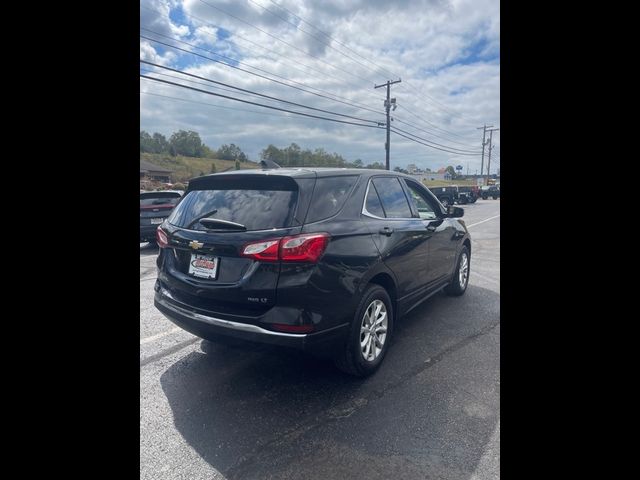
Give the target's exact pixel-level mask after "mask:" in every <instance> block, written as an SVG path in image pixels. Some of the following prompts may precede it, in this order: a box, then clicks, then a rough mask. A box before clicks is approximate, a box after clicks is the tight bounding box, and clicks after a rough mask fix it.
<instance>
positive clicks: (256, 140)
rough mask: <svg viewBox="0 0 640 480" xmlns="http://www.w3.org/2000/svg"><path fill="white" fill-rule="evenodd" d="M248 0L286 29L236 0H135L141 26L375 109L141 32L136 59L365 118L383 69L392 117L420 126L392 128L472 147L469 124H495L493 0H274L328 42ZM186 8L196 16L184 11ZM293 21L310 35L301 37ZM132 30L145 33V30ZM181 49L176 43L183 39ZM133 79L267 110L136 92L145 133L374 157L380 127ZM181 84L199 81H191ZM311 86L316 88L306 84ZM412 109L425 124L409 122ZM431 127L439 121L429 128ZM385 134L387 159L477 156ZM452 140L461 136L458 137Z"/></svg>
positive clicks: (254, 152)
mask: <svg viewBox="0 0 640 480" xmlns="http://www.w3.org/2000/svg"><path fill="white" fill-rule="evenodd" d="M253 1H255V2H256V3H258V4H260V5H262V6H264V7H265V8H267V9H269V10H272V11H273V12H275V13H277V14H278V15H279V16H282V17H285V18H287V19H288V20H289V21H291V22H292V23H295V24H297V25H298V29H296V28H295V27H294V26H293V25H291V24H290V23H287V22H285V21H283V20H281V19H279V18H277V17H276V16H275V15H272V14H271V13H269V12H267V11H265V10H264V9H262V8H260V7H258V6H256V5H254V4H253V3H251V2H249V1H247V0H227V1H221V0H184V1H178V0H176V1H172V2H161V1H157V0H154V1H150V0H141V10H140V12H141V26H144V27H145V28H148V29H150V30H154V31H157V32H158V33H162V34H164V35H170V36H173V37H175V38H177V37H178V36H180V37H181V38H182V39H183V40H184V41H187V42H190V43H193V44H196V45H199V46H202V47H204V48H207V49H208V50H211V51H213V52H217V53H219V54H221V55H225V56H227V57H231V58H235V59H237V60H238V61H239V62H241V63H240V64H238V66H239V67H240V68H243V69H247V70H251V71H254V72H256V73H259V74H261V75H267V76H272V75H271V74H273V75H279V76H281V77H282V78H284V79H287V80H286V81H294V82H299V84H298V86H301V87H302V88H305V89H310V90H312V89H314V88H317V89H322V90H323V91H325V92H327V93H330V94H331V95H339V96H341V97H344V98H346V99H348V101H349V102H353V103H359V104H364V105H366V106H367V107H368V108H371V109H374V110H376V111H378V112H379V113H378V114H376V113H373V112H370V111H367V110H362V109H358V108H354V107H350V106H347V105H344V104H342V103H338V102H334V101H331V100H328V99H325V98H320V97H318V96H314V95H310V94H308V93H304V92H301V91H298V90H295V89H292V88H289V87H286V86H283V85H278V84H275V83H272V82H269V81H267V80H264V79H261V78H258V77H256V76H253V75H250V74H247V73H244V72H241V71H238V70H234V69H232V68H229V67H228V66H225V65H222V64H220V63H215V62H208V61H206V60H203V59H202V58H200V59H198V58H197V57H194V56H191V55H188V54H184V53H181V52H174V51H171V49H168V48H162V49H160V48H158V47H157V46H156V48H154V47H153V46H152V44H151V43H150V42H147V41H141V46H140V55H141V58H145V59H150V58H154V59H155V60H149V61H156V62H157V63H160V64H170V65H173V66H176V68H180V69H182V70H186V71H189V72H191V73H195V74H198V75H201V76H203V77H206V78H211V79H215V80H218V81H221V82H225V83H229V84H232V85H235V86H238V87H242V88H246V89H250V90H255V91H259V92H261V93H264V94H267V95H272V96H276V97H280V98H284V99H287V100H290V101H294V102H299V103H303V104H306V105H311V106H314V107H316V108H323V109H327V110H332V111H339V112H342V113H345V114H349V115H354V116H358V117H362V118H367V119H374V120H376V121H384V113H383V106H382V97H383V93H384V92H383V90H384V89H378V90H374V89H373V85H374V83H378V84H379V83H382V82H384V81H386V80H387V79H393V77H392V75H391V73H393V74H394V76H400V77H402V80H403V83H401V84H398V85H394V86H393V87H392V96H393V97H396V98H397V102H398V105H399V107H398V109H397V110H396V111H395V112H394V113H393V114H392V115H393V116H394V117H395V118H396V119H397V120H403V121H405V122H409V123H411V124H415V125H416V126H418V127H419V128H421V129H424V130H427V131H426V132H425V131H418V130H413V129H411V127H408V126H407V125H403V124H401V123H398V122H395V123H394V126H395V127H398V128H402V129H406V130H408V131H411V132H413V133H415V134H416V135H419V136H421V137H424V138H427V139H431V140H432V141H434V142H437V143H440V144H446V145H450V146H452V147H456V148H472V149H474V150H479V149H480V142H481V136H482V132H481V131H478V130H476V127H478V126H481V125H482V124H483V123H489V124H493V125H496V126H499V122H500V64H499V58H497V56H498V55H499V42H500V37H499V26H500V11H499V2H498V1H497V0H473V1H471V0H452V1H450V2H444V1H415V0H395V1H393V0H359V1H344V0H331V1H324V2H314V1H311V0H276V2H277V3H279V4H281V5H283V6H284V7H286V8H287V9H289V10H290V11H291V12H293V13H294V14H296V15H299V16H301V17H303V18H304V19H305V20H307V21H309V22H310V23H312V24H313V25H314V26H317V27H318V28H320V29H322V30H323V31H324V32H326V33H328V34H329V35H330V36H331V37H332V38H333V40H330V39H329V38H328V37H326V36H324V35H323V34H322V33H320V32H319V31H318V30H315V29H314V28H313V27H311V26H309V25H307V24H305V23H304V22H301V21H300V20H298V19H296V18H295V17H294V16H293V15H291V14H289V13H287V12H286V11H283V10H280V9H278V8H277V7H276V6H275V5H274V4H273V3H271V2H270V1H269V0H253ZM207 3H208V4H210V5H213V6H215V7H217V8H218V9H221V10H223V11H225V12H227V13H228V14H231V15H233V16H236V17H238V18H240V19H242V20H244V21H246V22H249V23H251V24H253V25H255V26H256V27H257V28H259V29H260V30H262V31H259V30H258V29H256V28H254V27H252V26H250V25H247V24H246V23H243V22H241V21H239V20H238V19H236V18H233V17H232V16H230V15H228V14H225V13H222V12H221V11H220V10H216V8H212V7H211V6H210V5H207ZM143 6H150V7H151V6H153V8H155V9H156V10H160V11H161V12H163V15H164V17H162V15H158V14H156V15H155V17H154V16H149V15H147V16H145V17H143V12H144V10H145V9H144V8H142V7H143ZM178 8H179V10H178ZM170 9H171V10H172V11H173V12H174V13H176V12H178V13H179V12H184V14H185V15H184V16H180V15H173V18H181V21H180V22H178V21H176V20H171V19H170V18H169V11H170ZM192 15H195V16H196V17H198V18H200V19H201V20H195V19H194V18H193V17H191V16H192ZM301 29H304V30H305V31H307V32H308V33H309V34H312V35H313V36H315V37H317V38H312V37H311V36H310V35H309V34H306V33H304V32H302V31H301ZM167 32H170V33H167ZM143 33H145V35H148V36H150V37H153V34H151V33H148V32H143ZM241 37H242V38H241ZM274 37H275V38H274ZM156 38H159V37H156ZM276 38H277V39H279V40H280V41H279V40H276ZM318 39H320V41H319V40H318ZM163 41H167V40H166V39H163ZM168 42H169V43H171V42H170V41H168ZM323 42H326V43H330V44H331V46H332V47H334V48H330V47H328V46H326V45H323V44H322V43H323ZM340 43H342V44H344V45H346V46H347V47H348V49H347V48H345V47H344V46H343V45H341V44H340ZM181 47H183V48H188V47H185V46H184V45H181ZM336 50H339V51H341V52H342V53H340V52H338V51H336ZM354 52H355V53H354ZM199 53H201V54H204V55H207V56H210V57H211V58H214V59H218V60H220V57H216V56H214V55H213V54H210V53H204V52H202V51H199ZM363 57H364V58H363ZM365 58H366V59H368V60H372V61H373V62H375V64H376V65H373V64H372V63H371V62H369V61H368V60H366V59H365ZM255 69H261V70H255ZM265 72H270V73H265ZM390 72H391V73H390ZM165 73H166V72H165ZM159 78H162V77H159ZM282 78H279V80H282ZM170 80H172V81H176V80H175V79H170ZM283 81H285V80H283ZM140 84H141V90H144V91H148V92H152V93H159V94H162V95H168V96H172V97H179V98H182V99H190V100H193V101H196V102H206V103H211V104H217V105H220V106H225V107H230V108H238V109H244V110H253V111H260V112H262V113H272V114H274V115H259V114H255V113H249V112H246V111H243V112H240V111H235V110H230V109H222V108H213V107H210V106H206V105H198V104H196V103H187V102H180V101H176V100H171V99H166V98H162V97H154V96H151V95H141V99H140V102H141V103H140V108H141V125H140V128H141V129H144V130H147V131H150V132H154V131H158V132H161V133H164V134H166V135H169V134H171V133H172V132H173V131H174V130H177V129H180V128H183V129H192V130H195V131H198V132H199V133H200V134H201V136H202V138H203V140H204V141H205V142H206V143H207V144H208V145H209V146H210V147H212V148H217V147H218V146H219V145H220V144H222V143H235V144H236V145H240V146H241V147H242V148H243V150H244V151H245V152H246V153H248V154H249V156H250V157H251V158H252V159H254V160H257V159H258V155H259V152H260V150H262V149H263V148H265V147H266V146H267V145H268V144H269V143H274V144H275V145H277V146H280V147H283V146H286V145H288V144H289V143H291V142H296V143H298V144H299V145H300V146H301V147H302V148H311V149H315V148H324V149H325V150H327V151H329V152H333V151H335V152H337V153H339V154H341V155H343V156H344V157H346V158H347V159H349V160H355V159H356V158H361V159H363V160H364V161H365V162H373V161H383V160H384V140H385V138H384V137H385V135H384V131H382V130H374V129H369V128H361V127H352V126H348V125H340V124H335V123H330V122H323V121H320V120H312V119H303V118H301V117H297V116H294V115H285V114H279V113H277V112H274V111H273V110H267V109H261V108H260V107H257V106H252V105H246V104H242V103H237V102H233V101H231V100H225V99H221V98H217V97H212V96H208V95H204V94H200V93H196V92H191V91H188V90H184V89H178V88H175V87H170V86H167V85H161V84H157V83H153V82H150V81H146V80H141V83H140ZM185 84H188V83H187V82H185ZM301 84H303V85H301ZM193 86H195V87H197V88H205V87H203V86H201V85H200V86H199V85H193ZM211 91H214V92H217V93H221V94H224V95H230V96H234V97H239V98H243V99H247V100H251V101H256V102H259V103H265V104H269V105H274V106H275V105H277V106H280V107H282V108H291V107H287V106H286V105H283V104H278V103H274V102H271V101H268V100H266V99H262V100H260V99H256V98H254V97H248V96H246V95H245V94H242V93H229V92H223V91H220V90H216V89H213V88H212V89H211ZM314 91H315V90H314ZM416 91H417V92H418V93H416ZM316 93H320V94H323V95H324V94H325V93H322V92H318V91H316ZM308 113H311V114H315V113H317V112H308ZM278 115H281V116H278ZM320 115H322V114H320ZM414 115H418V116H420V117H422V118H423V119H424V120H426V121H427V122H429V123H425V122H424V121H420V120H418V119H417V118H416V117H415V116H414ZM430 124H431V125H430ZM432 125H436V126H437V127H439V129H434V128H433V127H432ZM442 129H444V130H446V132H443V130H442ZM434 135H436V136H434ZM439 137H444V138H439ZM499 137H500V135H499V132H497V134H494V143H495V144H496V145H499ZM391 142H392V150H391V160H392V166H396V165H400V166H404V165H406V164H407V163H415V164H417V165H419V166H424V167H431V168H434V167H435V168H437V167H440V166H444V165H449V164H451V163H454V162H455V163H456V164H457V163H461V164H463V165H465V166H466V162H467V161H468V162H469V163H470V171H474V165H476V164H477V168H479V165H480V158H479V157H477V158H476V157H456V156H454V155H452V154H447V153H444V152H438V151H437V150H433V149H430V148H427V147H424V146H421V145H418V144H416V143H414V142H410V141H408V140H405V139H403V138H401V137H398V136H396V135H394V134H392V140H391ZM454 142H461V143H464V144H465V145H469V146H468V147H463V146H462V145H460V143H454ZM492 163H493V162H492Z"/></svg>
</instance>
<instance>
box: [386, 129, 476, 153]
mask: <svg viewBox="0 0 640 480" xmlns="http://www.w3.org/2000/svg"><path fill="white" fill-rule="evenodd" d="M391 131H392V132H393V133H395V134H396V135H400V136H401V137H404V138H406V139H407V140H411V141H412V142H416V143H419V144H421V145H424V146H425V147H431V148H434V149H436V150H442V151H443V152H447V153H453V154H455V155H460V156H463V155H464V156H473V157H475V156H478V155H479V154H477V153H458V152H451V151H449V150H444V149H442V148H438V147H434V146H433V145H429V144H428V143H424V142H421V141H419V140H416V139H415V138H411V137H409V136H407V135H404V134H402V133H400V132H398V131H396V130H395V129H394V128H392V129H391Z"/></svg>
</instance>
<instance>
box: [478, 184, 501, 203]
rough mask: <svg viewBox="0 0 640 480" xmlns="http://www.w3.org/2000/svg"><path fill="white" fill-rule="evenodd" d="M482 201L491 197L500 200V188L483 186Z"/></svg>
mask: <svg viewBox="0 0 640 480" xmlns="http://www.w3.org/2000/svg"><path fill="white" fill-rule="evenodd" d="M481 195H482V199H483V200H486V199H487V198H489V197H491V198H493V199H494V200H497V199H498V198H500V187H499V186H496V185H485V186H483V187H482V190H481Z"/></svg>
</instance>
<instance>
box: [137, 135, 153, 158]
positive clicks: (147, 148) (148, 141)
mask: <svg viewBox="0 0 640 480" xmlns="http://www.w3.org/2000/svg"><path fill="white" fill-rule="evenodd" d="M152 150H153V139H152V138H151V135H149V134H148V133H147V132H145V131H144V130H140V151H141V152H149V153H152Z"/></svg>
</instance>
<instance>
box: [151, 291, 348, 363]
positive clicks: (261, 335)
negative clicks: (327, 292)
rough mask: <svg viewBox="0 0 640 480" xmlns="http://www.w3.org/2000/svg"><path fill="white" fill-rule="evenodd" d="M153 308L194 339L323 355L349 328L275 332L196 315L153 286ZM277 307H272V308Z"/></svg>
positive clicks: (207, 315) (211, 315) (218, 318)
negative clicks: (233, 341) (233, 340)
mask: <svg viewBox="0 0 640 480" xmlns="http://www.w3.org/2000/svg"><path fill="white" fill-rule="evenodd" d="M154 305H155V307H156V308H157V309H158V310H160V312H162V313H163V314H164V316H165V317H167V318H168V319H169V320H171V321H172V322H173V323H175V324H176V325H178V326H179V327H180V328H182V329H184V330H186V331H188V332H190V333H192V334H194V335H196V336H198V337H201V338H205V339H208V340H214V341H216V340H224V338H225V337H232V338H237V339H241V340H246V341H250V342H256V343H266V344H271V345H277V346H281V347H288V348H294V349H298V350H304V351H309V352H312V353H317V354H327V353H332V352H333V351H335V347H336V346H337V345H339V344H340V343H341V342H344V341H345V340H346V337H347V335H348V331H349V328H348V327H349V325H348V324H344V325H339V326H337V327H334V328H330V329H326V330H322V331H318V332H314V333H285V332H275V331H272V330H267V329H266V328H262V327H260V326H259V325H255V324H250V323H241V322H236V321H232V320H228V319H225V318H224V315H219V314H204V313H199V312H196V311H194V310H193V308H191V307H189V306H188V305H185V304H182V303H180V302H178V301H177V300H175V298H173V297H172V296H171V294H170V293H169V292H168V291H167V290H165V289H164V288H162V287H159V286H157V290H156V294H155V298H154ZM277 308H278V307H274V309H277ZM272 315H273V313H272Z"/></svg>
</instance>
